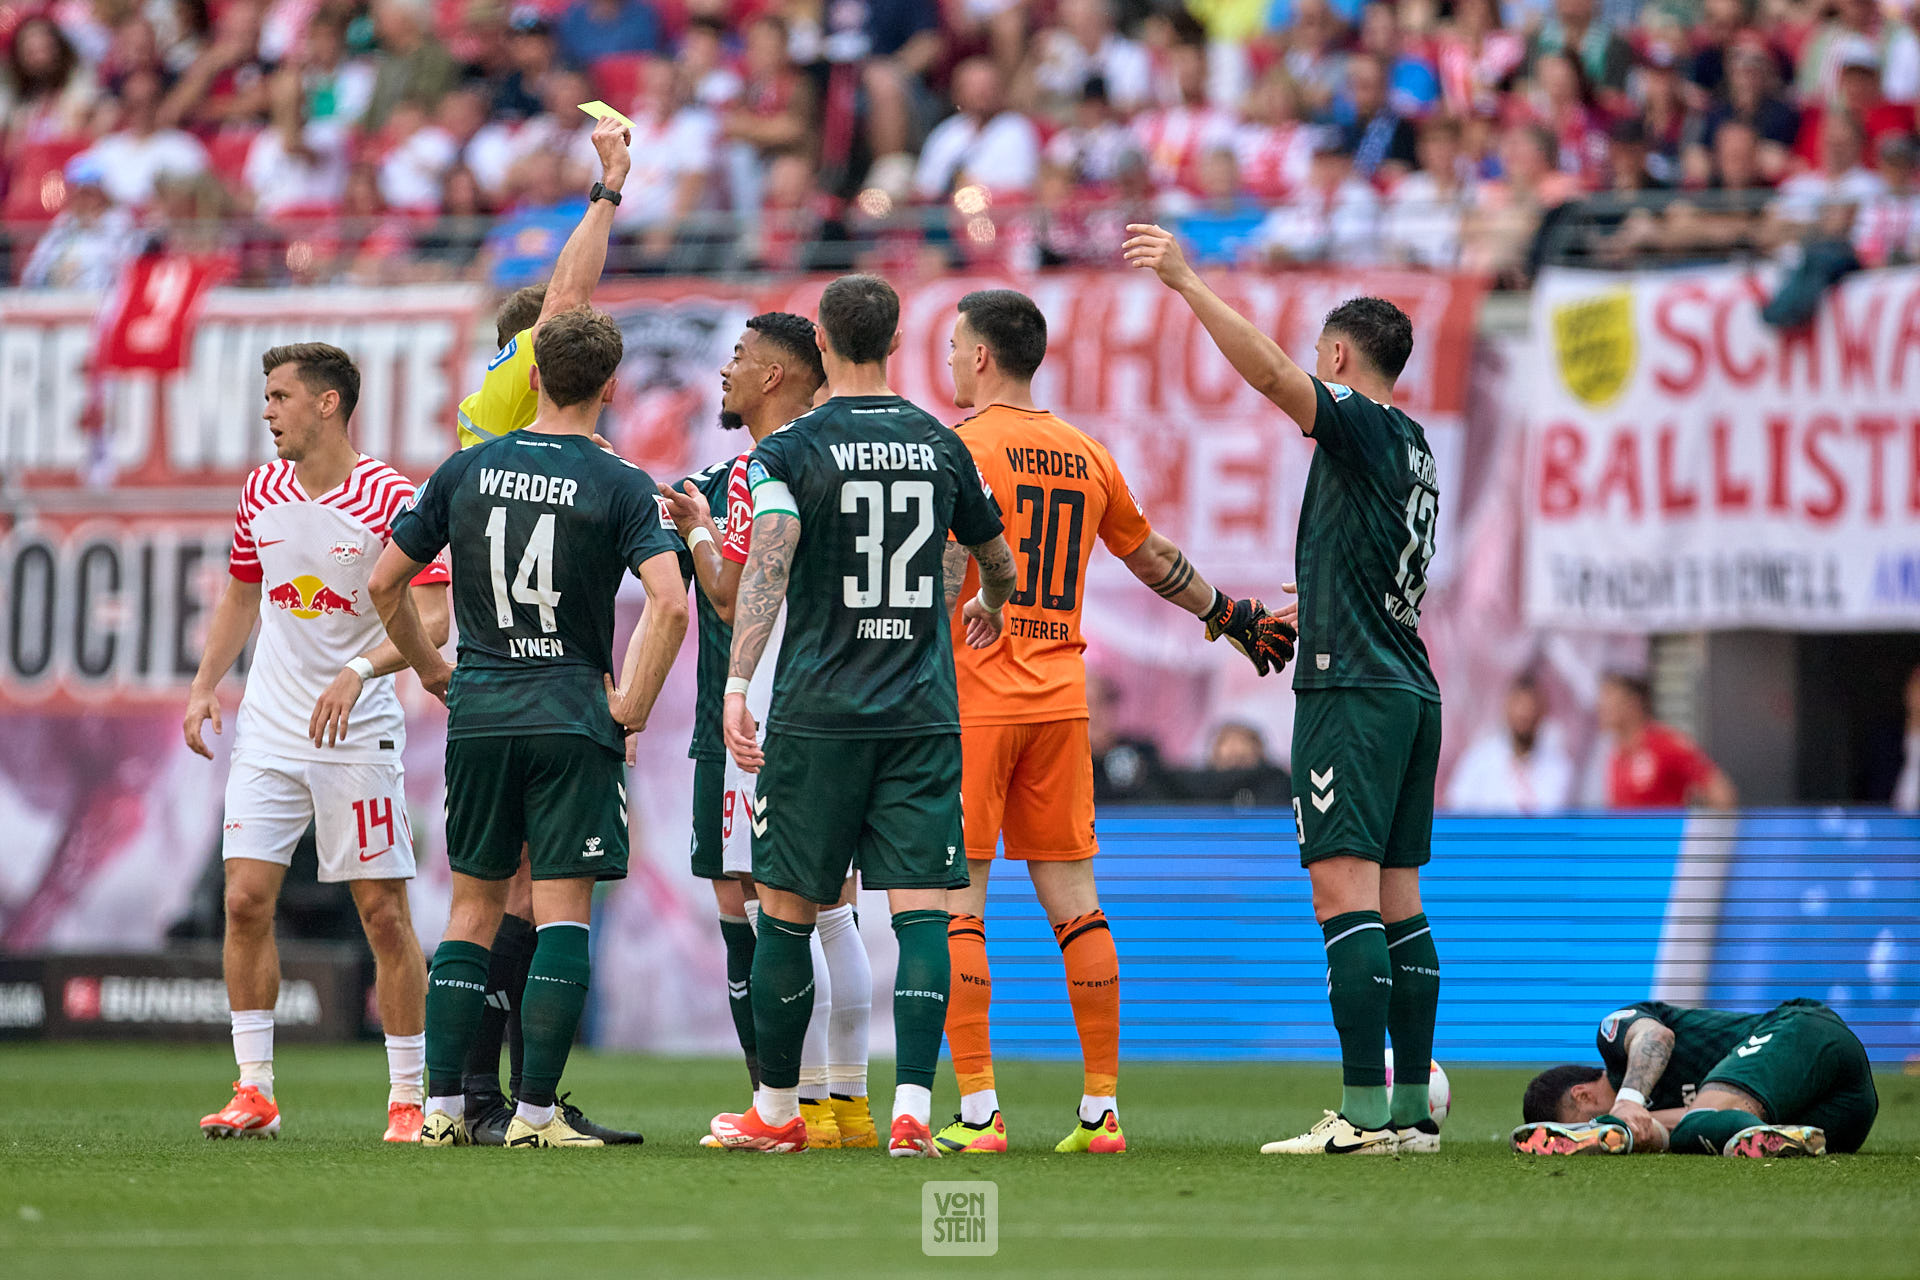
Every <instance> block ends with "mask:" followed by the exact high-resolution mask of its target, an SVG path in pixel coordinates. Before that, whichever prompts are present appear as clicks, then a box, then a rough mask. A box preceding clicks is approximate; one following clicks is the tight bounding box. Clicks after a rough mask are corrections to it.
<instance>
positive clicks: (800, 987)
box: [751, 908, 813, 1089]
mask: <svg viewBox="0 0 1920 1280" xmlns="http://www.w3.org/2000/svg"><path fill="white" fill-rule="evenodd" d="M812 939H813V925H811V924H795V923H793V922H792V921H790V920H782V919H780V918H779V917H778V916H771V915H768V914H767V912H766V910H765V909H764V908H763V909H762V910H761V912H760V934H759V937H757V938H756V939H755V940H754V944H753V987H752V992H751V999H752V1001H753V1038H754V1045H755V1049H756V1051H757V1052H758V1053H759V1056H760V1084H759V1085H758V1086H757V1087H759V1088H763V1089H794V1088H798V1087H799V1085H800V1048H801V1045H802V1044H804V1043H805V1041H806V1038H807V1023H808V1022H810V1021H811V1020H812V1019H813V947H812Z"/></svg>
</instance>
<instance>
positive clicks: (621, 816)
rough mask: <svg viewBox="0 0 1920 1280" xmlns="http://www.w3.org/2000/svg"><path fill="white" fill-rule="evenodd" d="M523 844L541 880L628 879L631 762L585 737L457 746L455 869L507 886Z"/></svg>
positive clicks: (452, 805)
mask: <svg viewBox="0 0 1920 1280" xmlns="http://www.w3.org/2000/svg"><path fill="white" fill-rule="evenodd" d="M523 843H524V844H525V845H526V846H527V859H528V862H529V863H530V864H531V865H532V868H533V878H534V879H535V880H581V879H593V880H622V879H625V878H626V874H627V775H626V762H625V761H623V760H622V759H621V758H620V756H619V755H618V754H616V753H614V752H612V751H609V750H607V748H605V747H604V746H602V745H600V744H599V743H598V742H595V741H594V740H593V739H592V738H589V737H586V736H584V735H582V734H577V733H541V734H532V735H529V736H527V737H519V738H455V739H452V740H451V741H449V742H448V743H447V861H448V862H449V863H451V864H452V866H453V869H454V870H455V871H458V872H459V873H460V874H462V875H468V876H473V877H475V878H476V879H480V880H505V879H507V878H508V877H509V876H511V875H512V874H513V873H514V871H515V870H517V869H518V868H519V866H520V846H521V845H522V844H523Z"/></svg>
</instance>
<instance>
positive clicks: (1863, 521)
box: [1526, 266, 1920, 632]
mask: <svg viewBox="0 0 1920 1280" xmlns="http://www.w3.org/2000/svg"><path fill="white" fill-rule="evenodd" d="M1773 286H1774V279H1773V273H1771V272H1769V273H1767V274H1764V275H1762V274H1757V273H1756V272H1754V271H1753V270H1750V269H1748V268H1746V267H1741V266H1724V267H1706V268H1700V269H1695V270H1687V271H1673V272H1661V273H1645V274H1611V273H1602V272H1587V271H1563V270H1551V271H1547V272H1545V273H1543V274H1542V276H1541V278H1540V281H1539V284H1538V286H1537V288H1536V290H1535V293H1534V299H1533V338H1534V352H1535V359H1534V368H1533V375H1534V380H1535V381H1534V394H1533V396H1532V400H1531V404H1530V406H1529V410H1528V426H1529V433H1528V434H1529V446H1528V467H1527V494H1526V512H1527V552H1526V556H1527V571H1526V584H1527V585H1526V598H1527V618H1528V621H1530V622H1531V623H1533V624H1535V625H1537V626H1542V627H1570V628H1580V629H1598V630H1610V631H1646V632H1652V631H1683V630H1698V629H1706V628H1722V627H1768V628H1781V629H1787V630H1794V631H1839V630H1883V629H1906V628H1912V627H1916V626H1920V269H1900V270H1889V271H1877V272H1866V273H1861V274H1859V275H1855V276H1853V277H1851V278H1849V279H1848V280H1846V281H1845V282H1843V283H1842V284H1840V285H1839V286H1838V287H1837V288H1835V289H1833V290H1832V291H1830V292H1829V293H1828V295H1827V296H1826V298H1825V299H1824V300H1823V301H1822V303H1821V306H1820V310H1819V313H1818V315H1817V317H1816V318H1815V319H1814V321H1813V322H1812V323H1811V324H1810V325H1808V326H1806V327H1805V328H1802V329H1798V330H1790V331H1781V330H1776V329H1774V328H1771V327H1769V326H1768V325H1767V324H1766V323H1765V322H1764V321H1763V320H1762V319H1761V318H1760V308H1761V306H1762V305H1763V304H1764V303H1765V301H1766V299H1767V297H1768V296H1769V294H1770V292H1771V289H1772V288H1773Z"/></svg>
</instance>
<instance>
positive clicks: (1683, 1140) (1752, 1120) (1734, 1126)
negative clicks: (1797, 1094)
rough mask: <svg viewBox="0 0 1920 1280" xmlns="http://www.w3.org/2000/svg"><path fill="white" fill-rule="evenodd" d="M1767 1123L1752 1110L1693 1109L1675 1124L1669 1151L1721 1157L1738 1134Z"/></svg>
mask: <svg viewBox="0 0 1920 1280" xmlns="http://www.w3.org/2000/svg"><path fill="white" fill-rule="evenodd" d="M1765 1123H1766V1121H1764V1120H1762V1119H1761V1118H1760V1117H1759V1116H1756V1115H1754V1114H1753V1113H1752V1112H1751V1111H1689V1112H1687V1114H1686V1115H1684V1116H1681V1117H1680V1123H1679V1124H1677V1125H1675V1126H1673V1133H1672V1134H1671V1135H1669V1136H1668V1138H1667V1150H1669V1151H1671V1152H1673V1153H1674V1154H1675V1155H1677V1156H1717V1155H1719V1154H1720V1153H1721V1152H1723V1151H1725V1150H1726V1149H1727V1143H1729V1142H1731V1141H1732V1140H1733V1135H1734V1134H1736V1133H1738V1132H1740V1131H1741V1130H1742V1129H1751V1128H1752V1127H1753V1126H1754V1125H1756V1124H1765Z"/></svg>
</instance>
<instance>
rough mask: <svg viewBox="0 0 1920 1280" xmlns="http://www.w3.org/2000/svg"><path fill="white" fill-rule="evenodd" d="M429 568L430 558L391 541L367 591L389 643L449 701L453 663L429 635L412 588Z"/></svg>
mask: <svg viewBox="0 0 1920 1280" xmlns="http://www.w3.org/2000/svg"><path fill="white" fill-rule="evenodd" d="M426 567H427V562H426V561H424V560H415V559H414V558H413V557H412V556H409V555H408V554H407V553H406V552H404V551H402V550H401V549H400V548H399V547H398V546H396V545H394V544H393V543H391V542H389V543H388V544H387V548H386V550H384V551H382V552H381V553H380V559H379V561H378V562H377V563H376V564H375V565H374V566H373V579H372V581H370V582H369V583H368V584H367V594H368V595H369V596H371V597H373V607H374V608H375V609H376V610H377V611H378V612H379V614H380V623H381V625H382V626H384V627H386V629H387V642H388V643H389V644H391V645H392V646H393V647H394V650H395V651H396V652H397V653H398V654H399V655H400V656H401V657H402V658H405V659H406V661H407V665H408V666H410V667H412V668H413V670H414V673H415V674H416V675H418V676H419V677H420V684H421V687H422V688H424V689H426V691H427V692H428V693H430V694H432V695H433V696H434V697H436V698H438V699H440V701H442V702H445V701H446V700H447V685H448V683H449V682H450V681H451V680H452V679H453V664H452V663H450V662H448V661H447V660H446V658H445V656H444V655H442V654H441V652H440V647H439V646H438V645H436V644H434V643H433V638H432V637H431V636H429V635H428V634H427V627H426V624H425V623H424V622H422V621H421V619H420V609H419V606H418V605H417V604H415V602H414V593H413V592H412V591H411V590H409V589H408V588H409V584H411V583H412V582H413V580H414V577H415V576H416V575H418V574H419V572H420V571H421V570H422V569H424V568H426ZM443 634H444V633H443Z"/></svg>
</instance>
